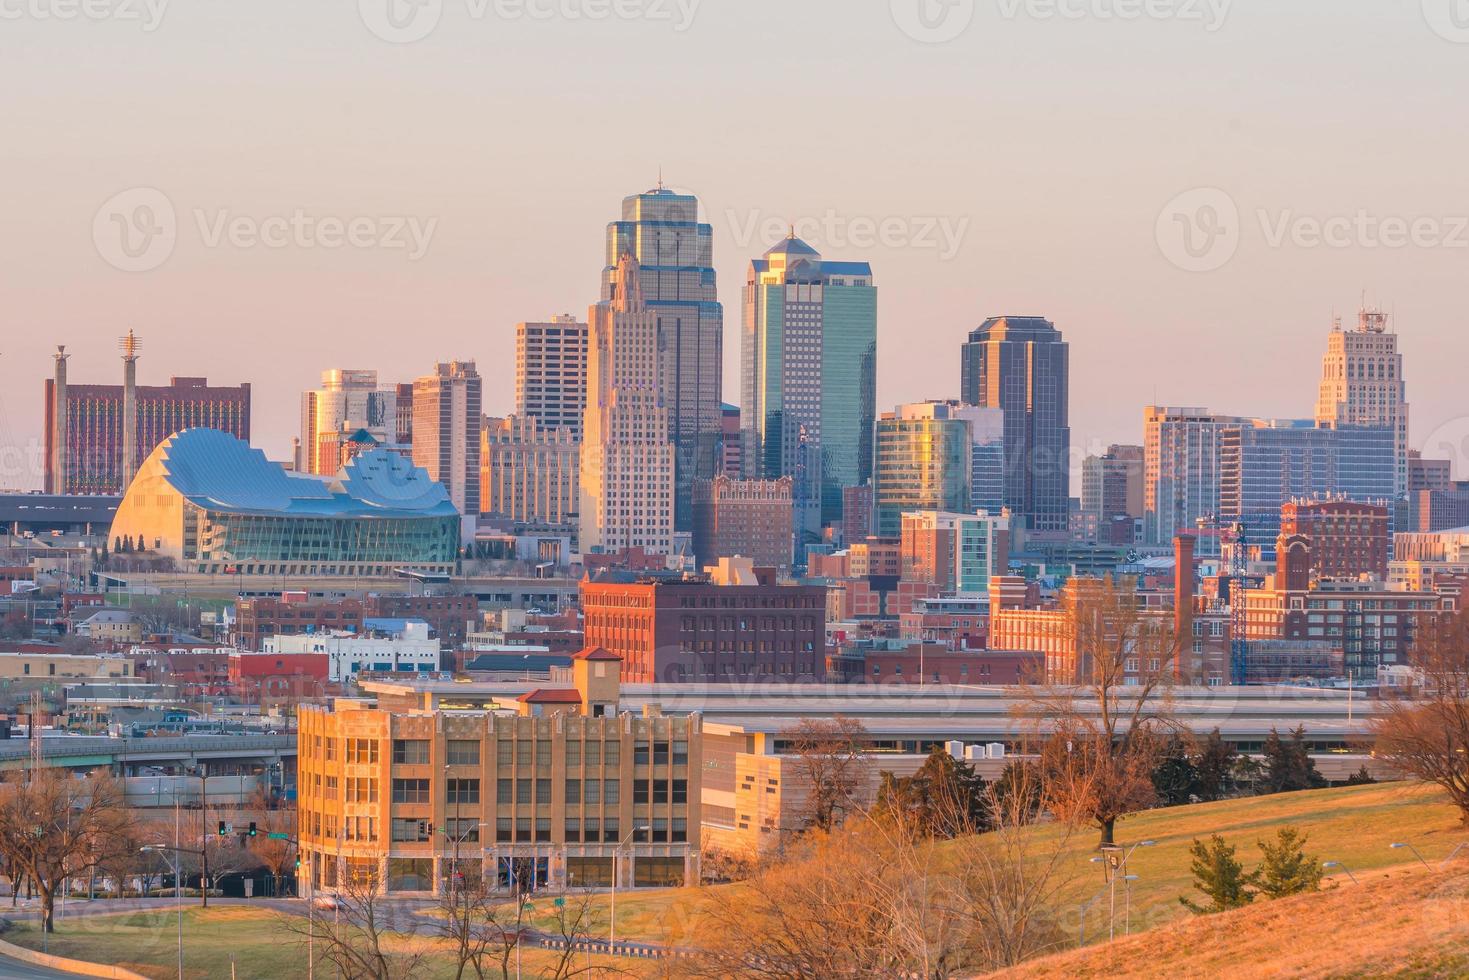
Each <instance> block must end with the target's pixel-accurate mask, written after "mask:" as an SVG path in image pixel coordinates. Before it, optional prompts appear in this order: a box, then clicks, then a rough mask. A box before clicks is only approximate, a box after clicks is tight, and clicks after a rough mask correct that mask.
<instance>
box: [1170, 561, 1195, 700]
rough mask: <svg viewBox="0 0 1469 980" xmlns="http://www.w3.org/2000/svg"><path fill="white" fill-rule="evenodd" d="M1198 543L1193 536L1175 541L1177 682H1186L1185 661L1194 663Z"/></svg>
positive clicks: (1175, 659)
mask: <svg viewBox="0 0 1469 980" xmlns="http://www.w3.org/2000/svg"><path fill="white" fill-rule="evenodd" d="M1196 540H1197V539H1196V538H1195V537H1194V536H1193V535H1192V534H1180V535H1178V536H1177V537H1175V538H1174V539H1173V633H1174V640H1173V642H1174V644H1175V646H1176V647H1177V649H1178V656H1177V657H1175V658H1174V660H1173V677H1174V680H1181V679H1183V673H1184V670H1183V664H1184V660H1185V659H1186V658H1187V659H1188V660H1190V661H1192V659H1193V652H1194V542H1195V541H1196ZM1190 673H1192V671H1190Z"/></svg>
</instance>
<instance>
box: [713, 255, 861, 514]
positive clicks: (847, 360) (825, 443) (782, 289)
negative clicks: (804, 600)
mask: <svg viewBox="0 0 1469 980" xmlns="http://www.w3.org/2000/svg"><path fill="white" fill-rule="evenodd" d="M744 306H745V310H744V332H743V345H742V346H743V349H742V351H741V405H740V419H741V425H742V428H743V433H744V456H745V462H744V465H745V475H746V476H747V477H760V478H763V479H775V478H777V477H782V476H789V477H792V478H793V480H794V482H795V487H794V497H795V508H796V534H797V538H798V541H799V542H803V543H804V542H811V541H815V540H818V539H819V538H820V535H821V528H822V526H823V525H824V524H830V523H833V522H836V521H838V520H840V519H841V515H842V489H843V488H844V487H854V486H860V485H862V484H864V483H866V482H867V480H868V478H869V477H870V476H871V475H872V423H873V419H874V417H875V415H876V402H877V287H876V286H875V285H874V284H873V280H872V267H871V266H870V265H869V264H868V263H866V262H829V261H825V260H823V259H822V257H821V255H820V254H819V253H818V252H817V251H816V250H815V249H814V248H812V247H811V246H810V245H807V244H806V243H805V242H803V241H801V240H800V239H799V238H796V237H795V236H794V235H792V236H791V237H790V238H788V239H786V240H785V241H783V242H780V243H779V244H777V245H776V246H775V247H774V248H772V249H770V250H769V251H768V252H766V253H765V255H764V256H763V257H762V258H758V259H755V260H754V261H752V262H751V263H750V270H749V277H748V278H747V280H746V282H745V291H744Z"/></svg>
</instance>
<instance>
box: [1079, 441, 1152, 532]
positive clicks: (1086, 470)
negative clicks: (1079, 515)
mask: <svg viewBox="0 0 1469 980" xmlns="http://www.w3.org/2000/svg"><path fill="white" fill-rule="evenodd" d="M1081 509H1082V511H1083V512H1084V513H1087V514H1090V515H1092V516H1095V517H1097V518H1099V519H1101V520H1103V521H1110V520H1112V519H1114V518H1118V517H1135V518H1140V517H1142V516H1143V447H1142V446H1116V445H1114V446H1108V447H1107V451H1106V452H1105V453H1103V454H1102V455H1101V456H1088V457H1087V458H1086V459H1085V460H1083V461H1082V464H1081Z"/></svg>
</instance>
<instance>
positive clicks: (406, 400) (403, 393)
mask: <svg viewBox="0 0 1469 980" xmlns="http://www.w3.org/2000/svg"><path fill="white" fill-rule="evenodd" d="M396 393H397V402H398V431H397V433H396V436H395V438H394V439H393V443H394V444H395V445H396V446H397V447H398V450H399V451H400V452H402V451H404V450H408V451H410V452H411V450H412V449H413V382H411V381H409V382H404V383H403V384H400V385H397V387H396Z"/></svg>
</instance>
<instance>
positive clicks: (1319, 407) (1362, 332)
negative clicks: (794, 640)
mask: <svg viewBox="0 0 1469 980" xmlns="http://www.w3.org/2000/svg"><path fill="white" fill-rule="evenodd" d="M1316 423H1317V424H1318V425H1323V426H1328V425H1329V426H1334V427H1337V428H1341V427H1343V426H1365V427H1368V428H1380V429H1388V430H1390V431H1391V432H1392V433H1393V492H1392V499H1393V500H1398V499H1401V498H1402V497H1403V496H1404V495H1405V494H1407V492H1408V489H1409V475H1408V395H1407V385H1406V382H1404V380H1403V355H1402V354H1400V353H1398V338H1397V335H1396V334H1394V333H1392V332H1391V331H1390V330H1389V329H1388V325H1387V314H1385V313H1383V312H1382V311H1381V310H1371V309H1366V308H1364V309H1362V310H1360V311H1359V312H1358V313H1357V326H1356V329H1354V330H1343V329H1342V328H1341V323H1340V321H1338V322H1337V323H1336V324H1335V325H1334V326H1333V328H1332V331H1331V334H1330V336H1329V337H1328V338H1327V341H1326V356H1325V357H1323V358H1322V359H1321V389H1320V393H1319V395H1318V396H1317V399H1316Z"/></svg>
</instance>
